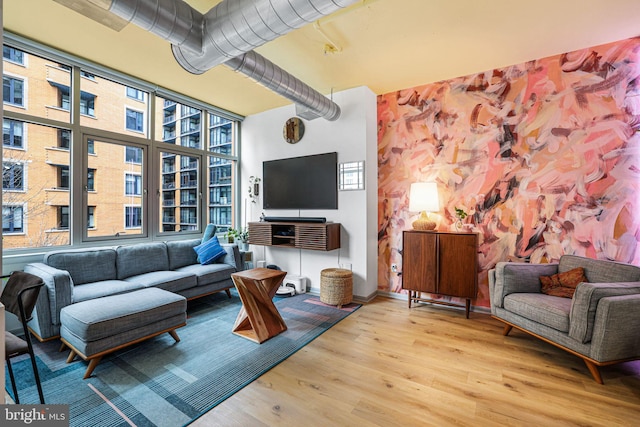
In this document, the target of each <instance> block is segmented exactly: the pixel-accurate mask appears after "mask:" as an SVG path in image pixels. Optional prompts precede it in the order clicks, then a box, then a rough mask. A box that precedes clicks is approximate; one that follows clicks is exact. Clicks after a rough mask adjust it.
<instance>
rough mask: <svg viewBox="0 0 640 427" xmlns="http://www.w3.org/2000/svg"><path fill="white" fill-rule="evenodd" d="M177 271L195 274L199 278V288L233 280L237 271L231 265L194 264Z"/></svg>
mask: <svg viewBox="0 0 640 427" xmlns="http://www.w3.org/2000/svg"><path fill="white" fill-rule="evenodd" d="M177 271H181V272H184V273H189V274H194V275H195V276H196V277H197V278H198V286H206V285H209V284H211V283H215V282H219V281H221V280H226V279H230V278H231V274H232V273H235V272H236V271H237V270H236V269H235V268H233V267H232V266H230V265H229V264H208V265H200V264H193V265H187V266H184V267H182V268H179V269H178V270H177Z"/></svg>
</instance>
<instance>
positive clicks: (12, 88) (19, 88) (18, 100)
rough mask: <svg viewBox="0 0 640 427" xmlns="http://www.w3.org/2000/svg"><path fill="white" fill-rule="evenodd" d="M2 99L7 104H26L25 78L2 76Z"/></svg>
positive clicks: (20, 105) (21, 105)
mask: <svg viewBox="0 0 640 427" xmlns="http://www.w3.org/2000/svg"><path fill="white" fill-rule="evenodd" d="M2 101H4V103H5V104H10V105H16V106H19V107H23V106H24V80H22V79H18V78H15V77H7V76H4V77H3V78H2Z"/></svg>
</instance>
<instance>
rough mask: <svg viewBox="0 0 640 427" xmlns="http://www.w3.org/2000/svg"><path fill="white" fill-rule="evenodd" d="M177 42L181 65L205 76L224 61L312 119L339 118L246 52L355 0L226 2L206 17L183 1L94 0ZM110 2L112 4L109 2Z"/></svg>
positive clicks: (310, 92) (333, 108)
mask: <svg viewBox="0 0 640 427" xmlns="http://www.w3.org/2000/svg"><path fill="white" fill-rule="evenodd" d="M90 1H92V2H99V3H105V4H107V5H108V8H109V11H111V12H112V13H114V14H116V15H117V16H119V17H121V18H123V19H126V20H127V21H129V22H132V23H134V24H136V25H138V26H140V27H141V28H143V29H145V30H147V31H149V32H151V33H153V34H156V35H158V36H160V37H162V38H164V39H165V40H168V41H169V42H171V44H172V50H173V53H174V56H175V58H176V60H177V61H178V63H179V64H180V65H181V66H182V67H183V68H184V69H185V70H187V71H189V72H191V73H194V74H201V73H204V72H205V71H207V70H209V69H211V68H213V67H215V66H217V65H219V64H222V63H227V65H228V66H229V67H231V68H232V69H234V70H236V71H238V72H241V73H243V74H245V75H247V76H248V77H250V78H252V79H254V80H255V81H257V82H258V83H260V84H262V85H264V86H266V87H267V88H269V89H271V90H273V91H275V92H276V93H278V94H280V95H282V96H284V97H285V98H287V99H289V100H291V101H293V102H294V103H296V104H297V105H300V106H303V107H304V111H306V114H307V116H306V117H305V118H307V119H313V118H315V117H324V118H326V119H327V120H337V119H338V118H339V117H340V107H339V106H338V105H337V104H335V103H334V102H333V101H331V100H329V99H328V98H326V97H325V96H324V95H322V94H320V93H319V92H317V91H316V90H314V89H312V88H311V87H309V86H308V85H307V84H305V83H303V82H302V81H300V80H299V79H297V78H295V77H293V76H292V75H291V74H289V73H287V72H286V71H284V70H283V69H282V68H280V67H278V66H277V65H275V64H273V63H271V62H270V61H269V60H268V59H266V58H264V57H262V56H260V55H259V54H257V53H255V52H251V54H250V55H248V54H247V52H250V51H252V50H253V49H254V48H256V47H258V46H261V45H263V44H264V43H266V42H268V41H270V40H273V39H275V38H277V37H279V36H281V35H283V34H286V33H288V32H290V31H291V30H293V29H296V28H300V27H302V26H304V25H305V24H307V23H310V22H313V21H315V20H317V19H319V18H322V17H323V16H326V15H328V14H330V13H332V12H334V11H336V10H338V9H341V8H344V7H346V6H349V5H350V4H353V3H355V2H356V0H223V1H222V2H221V3H219V4H218V5H216V6H215V7H214V8H212V9H211V10H210V11H209V12H207V13H206V14H205V15H202V14H201V13H200V12H198V11H196V10H195V9H193V8H191V6H189V5H187V4H186V3H184V2H183V1H182V0H90ZM109 2H110V4H109Z"/></svg>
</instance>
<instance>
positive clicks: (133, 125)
mask: <svg viewBox="0 0 640 427" xmlns="http://www.w3.org/2000/svg"><path fill="white" fill-rule="evenodd" d="M126 115H127V118H126V124H127V130H132V131H134V132H144V113H143V112H141V111H136V110H132V109H130V108H127V112H126Z"/></svg>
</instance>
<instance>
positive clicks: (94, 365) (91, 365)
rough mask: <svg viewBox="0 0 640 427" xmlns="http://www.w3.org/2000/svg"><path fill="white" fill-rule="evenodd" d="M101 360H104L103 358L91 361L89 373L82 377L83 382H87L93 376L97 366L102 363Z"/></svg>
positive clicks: (99, 357)
mask: <svg viewBox="0 0 640 427" xmlns="http://www.w3.org/2000/svg"><path fill="white" fill-rule="evenodd" d="M101 360H102V356H98V357H95V358H93V359H89V366H88V367H87V371H86V372H85V373H84V377H82V379H83V380H86V379H87V378H89V377H90V376H91V373H92V372H93V370H94V369H96V366H98V363H100V361H101Z"/></svg>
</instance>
